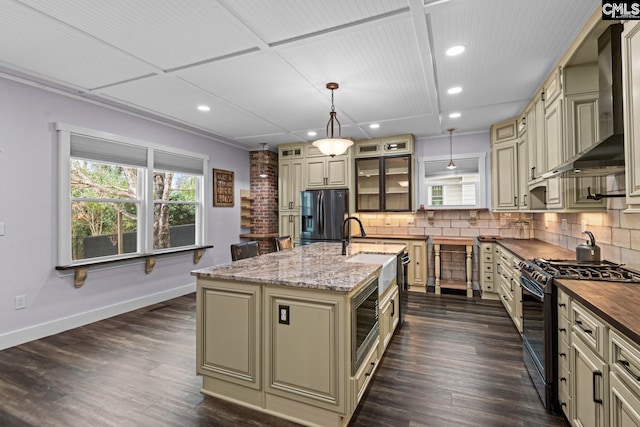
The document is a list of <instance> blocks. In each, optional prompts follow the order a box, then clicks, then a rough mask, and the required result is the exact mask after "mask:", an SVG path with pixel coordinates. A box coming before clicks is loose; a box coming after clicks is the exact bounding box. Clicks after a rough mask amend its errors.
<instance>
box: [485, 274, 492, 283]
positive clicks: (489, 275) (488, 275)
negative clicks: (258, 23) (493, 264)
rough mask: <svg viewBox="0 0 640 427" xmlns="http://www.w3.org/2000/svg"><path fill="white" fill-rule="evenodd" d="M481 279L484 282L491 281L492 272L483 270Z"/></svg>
mask: <svg viewBox="0 0 640 427" xmlns="http://www.w3.org/2000/svg"><path fill="white" fill-rule="evenodd" d="M482 281H483V282H484V283H493V273H491V272H484V273H483V274H482Z"/></svg>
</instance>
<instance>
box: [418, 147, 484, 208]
mask: <svg viewBox="0 0 640 427" xmlns="http://www.w3.org/2000/svg"><path fill="white" fill-rule="evenodd" d="M450 158H451V159H453V162H454V163H455V161H456V159H472V158H477V159H478V174H479V176H480V182H479V183H478V185H477V203H476V204H475V205H473V206H472V205H459V206H453V205H448V206H444V205H428V204H427V202H428V197H427V194H426V191H427V190H426V187H427V185H426V184H425V182H424V179H425V178H424V175H425V165H424V164H425V162H429V161H434V160H436V161H437V160H449V159H450ZM486 159H487V153H485V152H479V153H463V154H454V155H453V156H429V157H420V158H418V179H417V185H416V187H417V191H418V205H424V207H425V209H428V210H443V209H486V207H487V172H486V163H487V161H486Z"/></svg>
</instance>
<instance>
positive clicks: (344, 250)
mask: <svg viewBox="0 0 640 427" xmlns="http://www.w3.org/2000/svg"><path fill="white" fill-rule="evenodd" d="M350 219H355V220H356V222H357V223H358V225H359V226H360V236H362V237H367V233H365V232H364V227H363V226H362V222H360V220H359V219H358V218H356V217H355V216H349V217H347V218H345V219H344V222H343V223H342V255H346V254H347V246H348V245H349V241H351V233H345V231H344V227H345V225H347V223H348V222H349V220H350Z"/></svg>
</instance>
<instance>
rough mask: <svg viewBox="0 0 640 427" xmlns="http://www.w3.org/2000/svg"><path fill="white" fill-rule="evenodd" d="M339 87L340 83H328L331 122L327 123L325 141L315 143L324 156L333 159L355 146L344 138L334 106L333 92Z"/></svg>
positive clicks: (320, 140)
mask: <svg viewBox="0 0 640 427" xmlns="http://www.w3.org/2000/svg"><path fill="white" fill-rule="evenodd" d="M339 87H340V86H339V85H338V83H334V82H329V83H327V89H329V90H330V91H331V112H330V113H329V121H328V122H327V132H326V136H325V137H324V138H323V139H319V140H317V141H314V143H313V145H314V147H318V149H319V150H320V151H321V152H322V154H325V155H327V156H331V157H333V156H337V155H339V154H342V153H344V152H345V151H347V148H349V147H351V146H352V145H353V141H351V140H348V139H344V138H342V127H341V126H340V121H338V117H337V113H336V107H335V106H334V105H333V91H334V90H337V89H338V88H339ZM336 123H337V124H338V137H337V138H335V137H334V135H333V131H334V127H335V124H336ZM329 130H331V131H329Z"/></svg>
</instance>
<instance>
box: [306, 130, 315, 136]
mask: <svg viewBox="0 0 640 427" xmlns="http://www.w3.org/2000/svg"><path fill="white" fill-rule="evenodd" d="M307 135H308V136H316V135H317V133H316V132H315V131H313V130H310V131H309V132H307Z"/></svg>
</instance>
